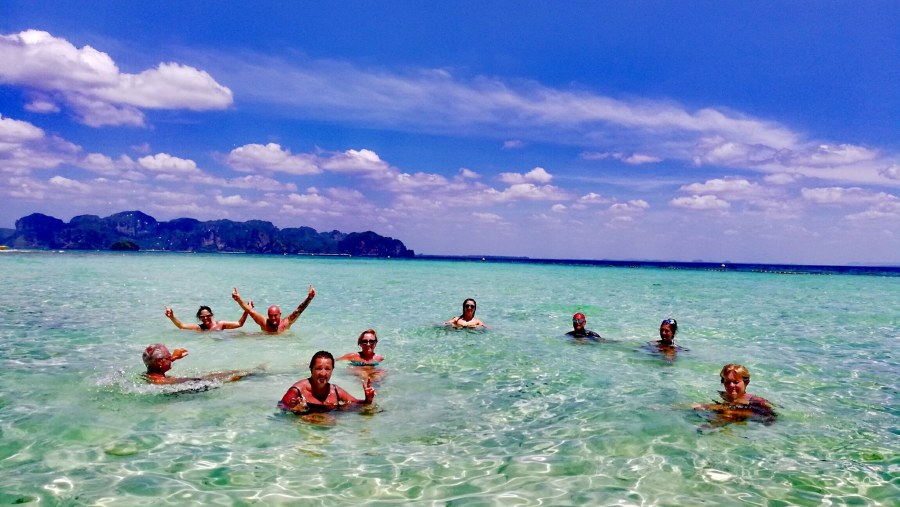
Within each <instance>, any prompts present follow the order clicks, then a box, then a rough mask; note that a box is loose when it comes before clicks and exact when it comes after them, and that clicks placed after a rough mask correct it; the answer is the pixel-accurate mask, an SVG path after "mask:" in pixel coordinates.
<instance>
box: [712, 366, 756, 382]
mask: <svg viewBox="0 0 900 507" xmlns="http://www.w3.org/2000/svg"><path fill="white" fill-rule="evenodd" d="M731 373H735V374H737V376H739V377H741V378H742V379H744V385H747V384H749V383H750V370H748V369H747V368H746V367H745V366H743V365H740V364H726V365H725V366H723V367H722V371H720V372H719V381H720V382H722V383H723V384H724V383H725V377H727V376H728V375H729V374H731Z"/></svg>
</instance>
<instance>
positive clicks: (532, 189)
mask: <svg viewBox="0 0 900 507" xmlns="http://www.w3.org/2000/svg"><path fill="white" fill-rule="evenodd" d="M488 195H490V196H491V198H492V200H493V201H495V202H510V201H522V200H525V201H559V200H562V199H565V198H566V197H567V194H566V193H565V192H564V191H562V190H561V189H560V188H558V187H555V186H553V185H541V186H538V185H534V184H531V183H516V184H515V185H510V187H509V188H507V189H506V190H503V191H502V192H498V191H496V190H493V189H492V191H489V192H488Z"/></svg>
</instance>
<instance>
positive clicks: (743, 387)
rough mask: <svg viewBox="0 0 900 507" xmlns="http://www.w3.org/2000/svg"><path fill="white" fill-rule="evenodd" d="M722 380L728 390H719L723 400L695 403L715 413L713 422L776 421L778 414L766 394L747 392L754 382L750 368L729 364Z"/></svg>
mask: <svg viewBox="0 0 900 507" xmlns="http://www.w3.org/2000/svg"><path fill="white" fill-rule="evenodd" d="M719 380H720V382H721V383H722V387H724V388H725V390H724V391H719V396H721V398H722V401H721V402H719V401H714V402H713V403H695V404H694V405H693V408H694V409H695V410H706V411H709V412H711V413H713V414H715V416H714V418H713V419H712V420H711V421H710V423H711V424H712V425H713V426H721V425H724V424H728V423H732V422H743V421H747V420H752V421H758V422H762V423H763V424H772V423H773V422H775V419H776V417H777V414H776V413H775V410H774V409H773V408H772V406H771V404H770V403H769V401H768V400H766V399H765V398H761V397H759V396H754V395H752V394H750V393H748V392H747V385H749V384H750V370H748V369H747V368H746V367H744V366H743V365H740V364H726V365H725V366H724V367H723V368H722V371H720V372H719Z"/></svg>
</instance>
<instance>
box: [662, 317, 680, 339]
mask: <svg viewBox="0 0 900 507" xmlns="http://www.w3.org/2000/svg"><path fill="white" fill-rule="evenodd" d="M663 326H669V328H671V329H672V336H675V335H676V334H678V321H676V320H675V319H673V318H671V317H670V318H668V319H663V321H662V322H660V324H659V327H663Z"/></svg>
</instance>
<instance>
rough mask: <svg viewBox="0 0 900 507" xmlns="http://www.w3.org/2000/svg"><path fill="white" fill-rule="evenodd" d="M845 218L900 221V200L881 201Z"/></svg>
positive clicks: (860, 220) (857, 220)
mask: <svg viewBox="0 0 900 507" xmlns="http://www.w3.org/2000/svg"><path fill="white" fill-rule="evenodd" d="M845 218H846V219H847V220H851V221H856V222H863V221H871V222H875V223H878V224H882V223H884V222H896V223H900V200H894V201H890V202H880V203H877V204H876V205H874V206H872V207H871V208H869V209H867V210H865V211H863V212H860V213H854V214H851V215H847V216H846V217H845Z"/></svg>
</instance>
